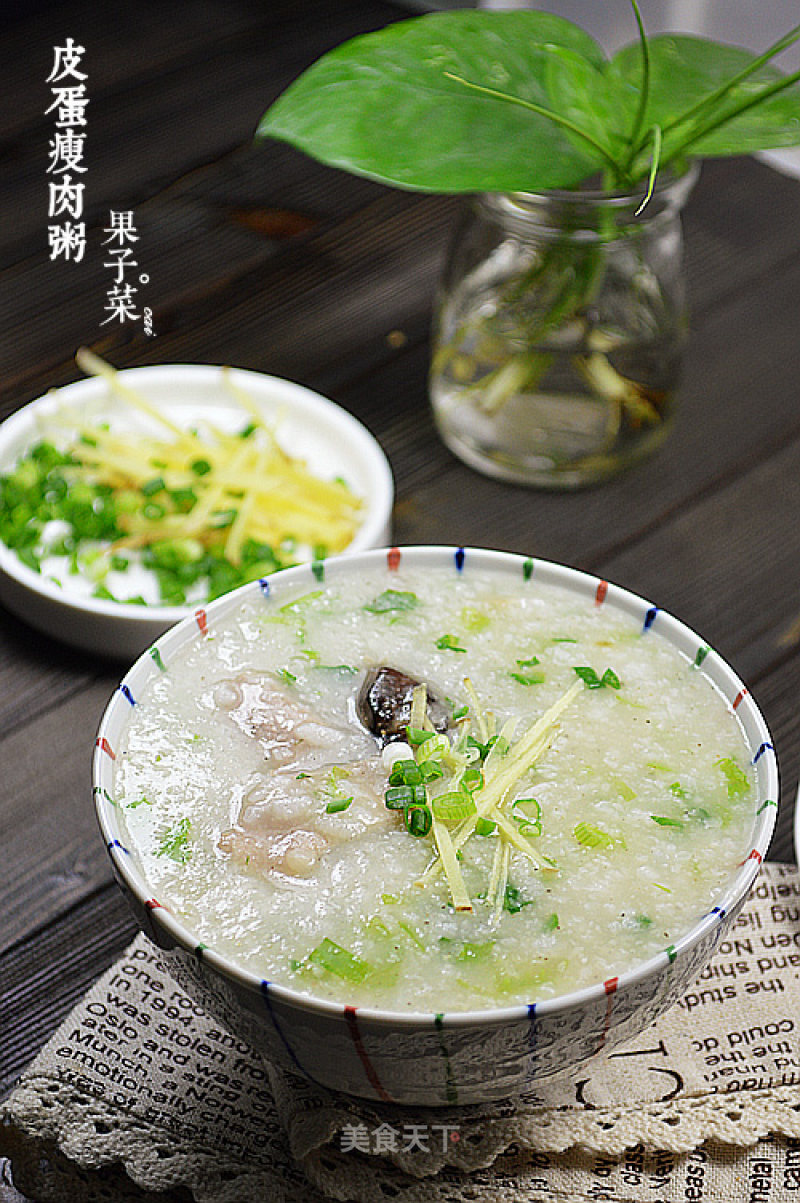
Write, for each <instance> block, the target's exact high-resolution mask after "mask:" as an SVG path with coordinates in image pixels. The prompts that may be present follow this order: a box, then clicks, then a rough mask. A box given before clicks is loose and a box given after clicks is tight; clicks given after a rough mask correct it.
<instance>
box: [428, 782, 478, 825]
mask: <svg viewBox="0 0 800 1203" xmlns="http://www.w3.org/2000/svg"><path fill="white" fill-rule="evenodd" d="M431 807H432V808H433V813H434V814H435V815H436V818H437V819H441V820H442V822H443V823H448V824H455V823H461V822H463V820H464V819H468V818H469V816H470V815H473V814H475V810H476V806H475V803H474V801H473V800H472V798H471V797H470V796H469V794H465V793H463V791H461V790H458V791H451V792H449V793H445V794H439V795H438V797H436V798H433V799H432V800H431Z"/></svg>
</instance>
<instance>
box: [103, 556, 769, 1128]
mask: <svg viewBox="0 0 800 1203" xmlns="http://www.w3.org/2000/svg"><path fill="white" fill-rule="evenodd" d="M94 795H95V799H96V806H97V812H98V817H99V821H100V826H101V828H102V832H103V835H104V838H105V841H106V844H107V846H108V850H109V854H110V856H111V859H112V862H113V867H114V870H115V874H116V876H117V878H118V880H119V881H120V883H121V885H122V887H123V889H124V890H125V892H126V894H127V895H128V897H129V899H130V900H131V901H132V903H133V905H134V908H135V910H136V911H137V913H138V915H139V918H140V921H141V924H142V926H143V927H144V929H145V931H146V932H147V933H148V935H149V936H150V938H151V939H152V940H153V941H154V942H155V943H156V944H157V945H158V946H159V948H160V949H162V950H163V954H164V958H165V961H166V963H167V965H168V967H169V968H170V970H171V972H172V973H173V975H174V976H175V978H176V979H177V980H178V981H179V982H180V983H181V984H182V985H183V986H184V987H185V988H186V989H187V991H188V992H189V993H190V994H191V995H192V996H193V997H194V998H195V999H196V1000H197V1001H198V1002H199V1003H200V1004H201V1005H202V1006H203V1007H205V1008H206V1009H207V1010H209V1011H210V1012H211V1013H212V1014H214V1015H215V1016H216V1017H217V1018H218V1019H219V1020H220V1021H221V1022H222V1023H223V1024H224V1025H226V1026H227V1027H228V1028H229V1029H230V1030H231V1031H232V1032H234V1033H235V1034H236V1035H238V1036H240V1037H242V1038H244V1039H246V1040H247V1041H249V1042H250V1043H251V1044H252V1045H253V1046H254V1047H255V1048H256V1049H258V1050H259V1051H260V1052H261V1053H262V1054H263V1055H264V1056H265V1057H267V1058H268V1059H271V1060H272V1061H274V1062H276V1063H278V1064H281V1065H283V1066H285V1067H287V1068H288V1069H290V1070H293V1071H295V1072H297V1073H298V1074H304V1075H307V1076H308V1077H309V1078H311V1079H313V1080H314V1081H315V1082H317V1083H319V1084H320V1085H322V1086H325V1087H330V1088H333V1089H336V1090H341V1091H345V1092H347V1093H349V1094H352V1095H356V1096H363V1097H367V1098H370V1099H377V1100H382V1101H385V1102H396V1103H399V1104H416V1105H431V1106H436V1105H459V1104H468V1103H475V1102H487V1101H491V1100H501V1099H510V1098H513V1097H514V1096H515V1095H518V1094H519V1093H521V1092H522V1091H524V1090H526V1089H528V1088H530V1087H531V1086H535V1084H536V1082H537V1081H540V1080H542V1079H544V1078H546V1077H548V1076H550V1075H553V1074H556V1073H560V1072H562V1071H564V1070H565V1069H569V1068H570V1067H574V1066H577V1065H579V1064H580V1063H581V1062H582V1061H585V1060H587V1059H589V1058H590V1057H592V1056H593V1055H594V1054H596V1053H597V1052H598V1051H599V1050H601V1049H603V1048H610V1047H611V1046H612V1045H613V1044H615V1043H617V1042H619V1041H623V1040H625V1039H626V1038H630V1037H632V1036H634V1035H636V1034H637V1033H638V1032H640V1031H641V1030H642V1029H643V1028H645V1027H646V1026H647V1025H648V1024H649V1023H650V1022H651V1021H652V1020H653V1019H655V1018H656V1017H657V1016H658V1015H659V1014H660V1013H661V1012H662V1011H664V1010H665V1009H666V1008H667V1007H669V1006H670V1005H671V1004H672V1003H674V1002H675V1001H676V1000H677V999H678V998H679V997H680V996H681V995H682V993H683V992H684V991H685V990H686V989H687V988H688V987H689V986H690V985H691V983H692V981H693V980H694V979H695V978H696V977H697V975H698V974H699V973H700V971H701V970H702V968H703V966H704V965H705V963H706V961H707V960H708V959H709V957H710V956H711V954H712V952H713V950H714V948H715V947H716V945H717V943H718V942H719V940H720V939H721V938H722V937H723V935H724V933H725V932H726V930H727V929H728V928H729V926H730V925H731V923H732V922H733V920H734V919H735V917H736V915H737V913H738V911H739V909H740V907H741V906H742V903H743V902H744V900H745V897H746V896H747V893H748V891H749V888H750V886H751V885H752V883H753V880H754V878H755V876H756V874H757V872H758V867H759V865H760V863H761V860H762V858H763V856H764V855H765V854H766V851H767V847H768V845H769V841H770V837H771V834H772V829H773V826H774V822H775V815H776V807H777V800H778V774H777V764H776V758H775V753H774V750H773V747H772V743H771V739H770V735H769V732H768V730H767V727H766V725H765V722H764V720H763V718H762V716H761V714H760V712H759V710H758V708H757V706H756V704H755V702H754V701H753V699H752V697H751V696H750V694H749V693H748V691H747V689H746V688H745V686H744V685H743V684H742V682H741V681H740V680H739V679H738V678H737V676H736V675H735V673H734V672H733V671H732V669H731V668H730V667H729V666H728V665H727V664H726V663H725V661H724V660H723V659H722V658H721V657H720V656H719V655H718V654H717V653H716V652H715V651H714V650H713V649H712V648H710V647H709V646H708V645H707V644H706V643H705V642H704V641H703V640H702V639H701V638H700V637H699V636H697V635H696V634H694V633H693V632H692V631H691V630H689V628H688V627H686V626H684V625H683V624H682V623H681V622H679V621H678V620H677V619H675V618H673V617H672V616H671V615H669V614H667V613H665V612H664V611H663V610H661V609H659V608H658V607H657V606H655V605H652V604H651V603H650V602H648V601H645V600H644V599H642V598H640V597H637V596H635V595H634V594H632V593H630V592H628V591H626V590H625V589H622V588H619V587H618V586H616V585H614V584H612V583H609V582H606V581H603V580H600V579H598V578H596V577H592V576H589V575H587V574H585V573H582V572H578V571H576V570H574V569H571V568H567V567H564V566H561V565H558V564H553V563H549V562H547V561H543V560H538V559H533V558H527V557H525V556H521V555H512V554H509V553H503V552H495V551H486V550H471V549H463V548H458V549H453V548H443V547H411V548H402V549H399V548H391V549H383V550H379V551H368V552H363V553H358V554H354V555H350V556H342V557H339V558H335V559H331V560H327V561H324V562H316V563H314V564H311V565H301V566H298V567H295V568H289V569H287V570H284V571H281V572H279V573H276V574H274V575H273V576H270V577H268V578H264V579H262V580H260V581H257V582H254V583H252V584H251V585H246V586H244V587H242V588H241V589H238V590H236V591H235V592H233V593H230V594H228V595H226V596H224V597H222V598H220V599H218V600H216V601H214V602H212V603H210V604H209V605H208V606H206V607H204V608H202V609H198V610H197V612H196V613H195V614H194V615H193V616H191V617H189V618H187V619H185V620H184V621H182V622H181V623H179V624H178V625H177V626H175V627H173V628H172V629H171V630H170V631H168V632H167V634H165V635H164V636H163V637H162V638H161V639H160V640H159V641H158V642H157V643H156V644H155V645H154V646H153V647H152V648H150V649H149V651H147V652H146V653H145V654H144V655H142V656H141V658H140V659H139V660H138V661H137V662H136V663H135V664H134V666H133V668H132V669H131V670H130V672H129V673H128V674H127V676H126V677H125V679H124V680H123V682H122V684H121V685H120V687H119V689H118V690H117V691H116V693H115V694H114V696H113V698H112V700H111V702H110V704H109V706H108V708H107V711H106V713H105V716H104V718H103V721H102V724H101V727H100V730H99V733H98V737H97V743H96V748H95V757H94Z"/></svg>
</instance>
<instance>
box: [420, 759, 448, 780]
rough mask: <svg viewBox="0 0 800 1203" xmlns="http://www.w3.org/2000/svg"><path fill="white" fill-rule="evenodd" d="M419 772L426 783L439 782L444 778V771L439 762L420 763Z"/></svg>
mask: <svg viewBox="0 0 800 1203" xmlns="http://www.w3.org/2000/svg"><path fill="white" fill-rule="evenodd" d="M419 772H420V774H421V776H422V780H423V781H425V782H428V781H438V780H439V778H440V777H443V776H444V769H443V768H442V765H441V763H440V762H439V761H438V760H422V761H420V764H419Z"/></svg>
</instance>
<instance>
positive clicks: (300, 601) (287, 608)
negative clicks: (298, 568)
mask: <svg viewBox="0 0 800 1203" xmlns="http://www.w3.org/2000/svg"><path fill="white" fill-rule="evenodd" d="M318 597H322V590H321V589H312V590H311V592H310V593H304V594H303V595H302V597H296V598H295V599H294V601H290V602H286V603H285V604H284V605H282V606H281V608H280V613H281V614H297V613H301V612H302V611H303V610H305V609H307V608H308V606H310V605H311V604H312V603H313V602H315V601H316V600H317V598H318Z"/></svg>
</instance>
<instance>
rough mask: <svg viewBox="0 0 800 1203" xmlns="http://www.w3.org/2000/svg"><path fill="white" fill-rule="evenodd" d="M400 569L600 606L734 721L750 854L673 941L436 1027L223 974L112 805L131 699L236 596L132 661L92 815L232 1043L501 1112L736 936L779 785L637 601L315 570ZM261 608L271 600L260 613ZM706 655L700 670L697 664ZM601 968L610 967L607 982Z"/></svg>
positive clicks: (711, 671) (711, 667) (123, 877)
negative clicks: (744, 767)
mask: <svg viewBox="0 0 800 1203" xmlns="http://www.w3.org/2000/svg"><path fill="white" fill-rule="evenodd" d="M401 559H402V560H403V562H404V563H405V564H408V565H410V566H412V567H423V568H428V569H432V568H440V569H443V570H445V571H449V572H451V573H452V574H453V576H454V577H455V576H456V574H462V573H463V575H464V576H465V577H468V576H469V574H470V573H471V572H472V571H473V570H476V571H478V572H479V573H480V572H487V573H492V574H493V575H496V576H497V578H498V580H499V581H502V580H503V579H505V580H508V579H515V580H516V579H519V577H520V576H522V577H523V579H525V580H530V581H531V582H533V583H532V586H531V587H532V588H535V582H537V581H540V580H541V581H542V582H544V583H545V584H546V583H548V582H552V583H555V584H558V585H561V586H563V587H565V588H567V589H569V590H570V592H572V593H573V594H574V595H575V596H576V598H578V599H580V600H581V602H582V604H584V605H586V606H587V607H588V608H592V609H593V608H594V607H597V606H601V605H602V606H604V607H607V608H609V609H611V610H616V611H621V612H624V613H626V614H628V615H632V616H634V617H635V618H636V619H637V620H638V621H639V623H640V624H641V631H642V638H647V637H648V632H650V631H651V630H655V631H656V632H657V633H658V634H659V635H660V636H661V637H662V638H664V639H666V640H667V641H668V642H669V643H670V644H672V646H673V647H675V648H677V649H678V651H680V652H681V653H682V654H683V656H684V657H685V659H686V664H687V671H689V672H695V671H698V672H702V674H703V675H704V676H705V677H707V678H708V680H709V681H710V682H711V683H712V684H713V685H714V687H715V688H716V689H718V690H719V692H720V693H721V694H722V696H723V697H724V698H725V699H726V700H727V702H728V705H729V706H730V707H731V709H733V710H735V711H736V714H737V716H738V717H739V720H740V722H741V724H742V728H743V731H744V734H745V737H746V740H747V743H748V745H749V746H750V748H751V749H752V753H753V766H754V772H755V780H756V791H757V796H756V798H755V802H754V806H753V812H754V813H753V826H752V831H751V835H750V842H749V843H748V844H747V846H746V848H745V849H743V852H742V861H741V863H740V865H739V866H738V868H737V869H736V870H735V871H734V872H733V873H732V874H731V876H730V879H729V880H728V881H727V883H726V885H725V886H724V887H723V889H722V890H721V892H720V894H719V896H718V897H717V898H716V899H715V905H714V906H713V907H712V908H711V909H710V910H709V911H708V912H707V913H706V914H703V915H700V916H698V918H697V920H696V922H695V923H694V924H693V926H691V927H690V928H689V930H687V931H685V932H684V934H683V935H682V936H681V937H680V938H679V939H677V940H676V941H675V943H674V944H671V945H670V946H669V947H668V948H665V949H664V950H663V951H662V952H660V953H658V954H657V955H656V956H655V957H652V958H650V959H649V960H647V961H644V962H641V963H639V964H636V965H634V966H633V968H631V969H630V970H629V971H627V972H625V973H624V974H621V975H619V976H613V977H612V976H608V977H607V978H606V980H605V981H599V982H597V983H596V984H595V985H593V986H589V987H586V988H585V989H581V990H577V991H574V992H573V993H571V994H565V995H562V996H560V997H557V998H552V999H546V1000H544V1001H540V1002H537V1001H536V1000H534V999H531V1000H530V1002H529V1003H528V1004H526V1005H515V1006H506V1007H497V1008H495V1009H491V1010H485V1011H456V1012H452V1013H446V1014H439V1015H433V1014H424V1013H411V1012H392V1011H386V1010H378V1009H374V1008H367V1007H356V1006H342V1005H339V1004H337V1003H332V1002H329V1001H326V1000H322V999H318V998H311V997H308V996H306V995H303V994H299V993H297V992H295V991H293V990H291V989H289V988H287V987H284V986H280V985H276V984H274V983H272V982H268V981H266V980H260V979H259V977H258V976H257V975H256V974H254V973H252V972H249V971H246V970H244V969H242V968H241V967H239V966H237V965H236V964H234V963H233V962H232V961H231V960H230V959H229V958H227V957H226V956H224V955H223V954H221V953H219V952H217V951H215V949H214V948H213V946H209V945H207V944H205V943H202V942H201V940H200V937H199V936H198V935H197V934H196V933H193V932H192V931H191V930H189V928H188V927H187V926H186V925H185V924H184V923H183V922H182V921H181V920H180V919H178V918H177V917H176V916H175V915H174V914H172V913H171V911H170V910H169V909H168V907H167V906H166V905H165V904H164V903H162V902H159V900H158V897H157V892H156V891H155V890H154V887H153V885H152V883H150V882H148V880H147V879H146V877H145V876H144V875H143V871H142V869H141V867H140V864H139V862H138V859H137V858H136V857H135V855H134V854H133V853H132V852H131V851H130V850H129V848H128V846H127V844H128V840H129V836H128V833H127V829H126V827H125V822H124V812H123V811H122V809H121V808H120V806H119V805H117V804H116V803H115V801H114V797H115V769H114V765H115V760H116V751H115V749H118V748H119V747H120V742H121V740H122V738H123V733H124V730H125V727H126V724H127V723H128V721H129V717H130V715H131V713H132V710H133V708H134V707H135V706H136V705H137V699H138V698H139V697H141V696H142V693H143V692H144V691H145V690H146V689H147V687H148V684H149V683H150V682H151V681H152V680H153V679H154V678H156V677H157V676H158V675H159V674H160V673H163V672H168V671H169V669H170V664H171V662H172V661H173V660H174V659H175V658H176V656H178V655H179V654H180V651H181V649H183V648H185V647H186V646H187V645H189V644H191V643H192V642H193V641H195V640H198V639H199V640H202V639H204V638H205V637H206V635H207V634H209V633H213V630H214V627H215V624H216V623H217V622H218V621H219V620H220V619H222V618H223V617H224V616H225V615H227V614H230V613H232V612H234V611H235V610H236V608H237V607H238V605H239V603H240V601H241V598H242V595H243V593H244V592H245V591H247V590H251V591H252V592H254V593H259V585H258V584H256V583H254V584H252V585H246V586H244V587H243V589H241V590H237V591H235V592H234V593H230V594H227V595H226V596H225V597H223V598H220V599H218V600H217V601H214V602H211V603H210V605H209V606H207V607H206V609H205V611H204V612H203V616H202V622H200V621H199V620H198V621H194V620H191V619H189V620H187V621H184V622H182V623H181V624H180V626H177V627H175V628H174V629H173V630H171V631H169V632H168V633H167V634H166V635H165V636H164V637H163V638H162V639H161V640H159V642H158V644H157V645H156V647H155V648H154V649H152V654H151V655H144V656H142V657H141V658H140V659H139V660H138V661H137V663H136V664H135V665H134V666H133V668H132V669H131V670H130V671H129V672H128V674H127V675H126V677H125V678H124V680H123V681H122V683H121V685H120V687H119V689H118V690H117V691H116V693H115V694H114V696H113V698H112V700H111V702H110V704H109V706H108V709H107V710H106V713H105V715H104V718H103V721H102V723H101V726H100V730H99V732H98V736H97V740H96V748H95V756H94V797H95V805H96V809H97V816H98V820H99V823H100V827H101V830H102V833H103V838H104V840H105V843H106V846H107V848H108V852H109V855H110V857H111V862H112V866H113V869H114V873H115V876H116V877H117V880H118V881H119V883H120V885H121V886H122V888H123V890H124V891H125V893H126V895H127V897H128V900H129V901H130V902H131V904H132V906H133V909H134V911H135V913H136V914H137V917H138V919H139V922H140V923H141V926H142V927H143V928H144V930H145V931H146V932H147V933H148V935H149V936H150V937H151V939H152V940H154V941H155V943H156V944H157V945H158V946H159V947H160V948H161V949H162V950H163V953H164V956H165V959H166V961H167V964H168V965H169V967H170V970H171V972H172V973H173V975H174V976H175V977H176V979H177V980H178V981H179V982H181V984H182V985H183V986H184V987H185V988H186V990H187V991H188V992H189V993H190V994H192V995H193V996H194V997H195V998H196V999H197V1001H198V1002H200V1003H201V1004H202V1005H203V1006H204V1007H205V1008H206V1009H207V1010H209V1011H210V1012H211V1013H212V1014H216V1015H217V1016H218V1017H219V1018H220V1020H221V1021H222V1022H223V1023H224V1024H225V1025H226V1026H227V1027H228V1028H229V1029H230V1030H231V1031H232V1032H235V1033H237V1034H239V1035H241V1036H242V1037H243V1038H244V1039H246V1040H248V1041H250V1043H251V1044H253V1046H254V1047H255V1048H257V1049H259V1050H260V1051H262V1052H263V1053H264V1054H265V1055H266V1056H267V1057H268V1058H270V1059H271V1060H273V1061H275V1062H277V1063H279V1064H282V1065H284V1066H286V1067H287V1068H289V1069H293V1070H294V1071H295V1072H300V1073H303V1074H306V1075H307V1076H308V1077H310V1078H312V1079H313V1080H314V1081H316V1082H318V1083H320V1084H321V1085H323V1086H325V1087H328V1088H331V1089H335V1090H342V1091H346V1092H348V1093H351V1094H354V1095H361V1096H365V1097H368V1098H371V1099H379V1100H383V1101H384V1102H387V1101H388V1102H395V1103H402V1104H406V1105H412V1104H413V1105H426V1106H437V1105H438V1106H443V1105H446V1104H452V1103H457V1104H468V1103H480V1102H483V1103H485V1102H489V1101H491V1100H497V1099H506V1098H510V1097H513V1096H516V1095H519V1094H520V1093H521V1092H525V1091H529V1090H532V1089H533V1090H535V1088H536V1083H537V1081H538V1080H539V1079H542V1078H546V1077H548V1076H550V1075H552V1074H556V1073H560V1072H562V1071H564V1070H565V1069H567V1068H569V1067H570V1066H575V1065H578V1064H580V1063H581V1062H583V1061H585V1060H588V1059H589V1058H591V1057H592V1056H594V1054H596V1053H597V1052H598V1051H599V1050H600V1049H602V1048H604V1047H611V1045H613V1044H616V1043H618V1042H619V1041H621V1040H624V1039H626V1038H630V1037H632V1036H634V1035H636V1034H638V1033H639V1032H641V1031H643V1030H644V1028H646V1027H647V1025H648V1024H649V1023H650V1022H652V1020H654V1019H656V1018H657V1016H658V1015H659V1014H661V1012H662V1011H664V1010H666V1008H667V1007H669V1006H670V1005H672V1004H673V1003H674V1002H676V1001H677V999H678V998H680V997H681V995H682V994H683V993H684V992H685V991H686V990H687V989H688V987H689V986H690V985H691V983H692V982H693V981H694V980H695V978H696V977H697V975H698V973H700V971H701V970H702V968H703V966H704V965H705V964H706V962H707V961H708V959H709V958H710V956H711V955H712V953H713V951H714V949H715V948H716V946H717V944H718V943H719V941H720V940H721V939H723V938H724V937H725V934H726V932H728V931H729V930H730V928H731V925H732V924H733V922H734V920H735V918H736V915H737V914H738V912H739V910H740V908H741V906H742V905H743V903H744V900H745V898H746V897H747V894H748V892H749V890H750V887H751V885H752V884H753V880H754V878H755V876H756V874H757V872H758V867H759V865H760V863H761V860H762V858H763V856H765V855H766V850H767V848H768V846H769V842H770V838H771V835H772V831H773V828H774V825H775V815H776V806H777V798H778V774H777V761H776V757H775V752H774V750H773V748H772V742H771V737H770V734H769V731H768V730H767V727H766V724H765V722H764V719H763V718H762V716H761V714H760V712H759V710H758V708H757V706H756V704H755V702H754V701H753V699H752V697H751V696H750V694H749V693H748V691H747V689H746V688H745V687H744V685H743V684H742V682H741V681H740V680H739V678H738V677H737V676H736V675H735V673H734V672H733V671H732V669H731V668H730V667H729V666H728V665H727V664H726V663H725V661H724V660H722V659H721V657H720V656H718V655H717V654H716V653H715V652H714V651H712V650H710V649H708V648H707V647H706V646H705V644H704V642H703V640H701V639H700V638H699V637H698V636H697V635H696V634H694V633H693V632H692V631H691V630H690V629H689V628H688V627H686V626H684V625H683V623H681V622H679V621H678V620H677V619H675V618H673V617H671V616H670V615H669V614H667V613H665V612H664V611H662V610H659V609H658V608H657V607H655V606H653V605H651V603H650V602H648V601H645V600H644V599H643V598H640V597H637V596H636V595H634V594H632V593H629V592H627V591H626V590H624V589H620V588H618V587H617V586H614V585H610V584H608V583H607V582H605V581H599V580H597V579H596V578H594V577H591V576H588V575H586V574H585V573H581V572H577V571H575V570H573V569H571V568H566V567H564V566H562V565H558V564H551V563H547V562H545V561H540V560H531V559H525V557H523V556H518V555H512V554H510V553H505V552H495V551H481V550H466V551H465V550H464V549H463V548H458V549H454V548H444V547H415V548H405V549H402V550H401V549H397V548H393V549H391V550H389V551H386V550H383V551H371V552H364V553H361V554H359V555H354V556H353V555H348V556H339V557H335V558H333V559H331V560H328V561H326V563H325V566H324V576H323V579H324V580H325V581H339V582H341V581H342V579H343V578H344V579H345V580H346V579H348V577H349V576H352V575H356V574H358V573H359V572H360V571H361V570H362V569H363V568H368V569H374V568H376V567H379V566H382V567H383V568H384V569H385V572H386V582H387V586H388V587H391V585H392V581H393V580H394V579H395V578H394V576H393V573H394V572H395V570H396V568H397V566H398V564H399V563H400V561H401ZM309 585H311V587H313V588H324V585H322V584H321V581H320V578H319V577H318V576H314V574H313V572H312V569H311V567H310V566H308V565H303V566H300V567H297V568H289V569H287V570H285V571H284V572H282V573H277V574H275V575H274V576H272V577H271V578H269V580H268V581H267V582H264V583H262V586H261V589H260V595H261V597H262V598H264V599H274V598H275V597H276V596H278V597H279V596H281V591H282V590H286V591H287V593H288V595H289V596H293V594H292V592H291V591H292V590H293V589H295V588H297V587H300V588H307V587H308V586H309ZM265 604H266V602H265ZM700 653H702V657H701V655H700ZM610 973H611V970H610V969H609V974H610Z"/></svg>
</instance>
